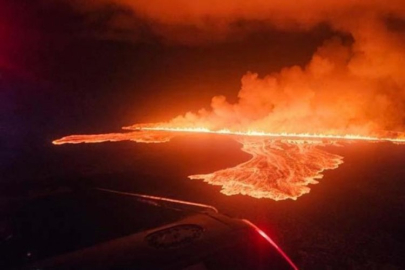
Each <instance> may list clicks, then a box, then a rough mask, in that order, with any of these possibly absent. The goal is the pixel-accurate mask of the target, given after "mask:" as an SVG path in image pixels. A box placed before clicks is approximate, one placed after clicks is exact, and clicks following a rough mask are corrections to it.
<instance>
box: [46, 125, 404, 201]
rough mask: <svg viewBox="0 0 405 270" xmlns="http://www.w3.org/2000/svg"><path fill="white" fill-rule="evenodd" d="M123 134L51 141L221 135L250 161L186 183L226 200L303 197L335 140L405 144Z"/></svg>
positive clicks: (144, 128) (151, 130)
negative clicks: (202, 185) (217, 191)
mask: <svg viewBox="0 0 405 270" xmlns="http://www.w3.org/2000/svg"><path fill="white" fill-rule="evenodd" d="M125 129H129V130H135V131H132V132H127V133H109V134H97V135H72V136H67V137H63V138H61V139H59V140H55V141H53V143H54V144H57V145H59V144H65V143H72V144H77V143H100V142H107V141H111V142H116V141H124V140H129V141H135V142H142V143H162V142H168V141H170V140H171V139H172V138H173V137H175V136H178V135H182V134H185V133H213V134H224V135H228V136H230V137H232V138H234V139H235V140H236V141H238V142H239V143H241V144H242V146H243V147H242V150H243V151H244V152H246V153H248V154H250V155H252V158H251V159H250V160H248V161H247V162H244V163H242V164H239V165H237V166H235V167H232V168H227V169H223V170H219V171H216V172H213V173H209V174H197V175H191V176H189V178H190V179H203V180H204V181H205V182H207V183H209V184H212V185H219V186H221V187H222V189H221V192H222V193H223V194H226V195H236V194H243V195H248V196H252V197H255V198H269V199H273V200H285V199H294V200H295V199H297V198H298V197H299V196H301V195H303V194H305V193H308V192H309V191H310V188H309V187H308V185H309V184H316V183H318V181H317V180H318V179H320V178H322V177H323V175H322V172H323V171H324V170H330V169H336V168H337V167H338V166H339V165H340V164H341V163H343V158H342V157H341V156H338V155H334V154H331V153H328V152H326V151H324V150H321V149H319V147H322V146H326V145H330V144H334V143H335V142H337V141H354V140H356V141H359V140H361V141H368V142H370V141H373V142H380V141H388V142H394V143H405V139H402V138H389V137H381V138H379V137H368V136H359V135H315V134H292V133H286V134H284V133H281V134H276V133H264V132H254V131H252V132H246V133H244V132H234V131H229V130H219V131H212V130H209V129H205V128H170V127H159V126H148V125H134V126H130V127H126V128H125Z"/></svg>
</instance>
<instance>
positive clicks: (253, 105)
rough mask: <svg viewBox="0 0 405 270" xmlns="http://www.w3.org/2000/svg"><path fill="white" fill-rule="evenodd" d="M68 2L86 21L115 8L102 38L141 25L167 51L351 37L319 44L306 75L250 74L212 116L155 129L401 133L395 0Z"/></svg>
mask: <svg viewBox="0 0 405 270" xmlns="http://www.w3.org/2000/svg"><path fill="white" fill-rule="evenodd" d="M74 3H76V7H77V8H78V9H79V10H81V11H82V12H87V13H91V12H92V11H94V10H100V9H103V8H106V7H107V6H109V7H114V8H115V9H119V10H121V12H118V13H117V14H116V16H112V17H111V18H110V19H109V21H108V24H109V25H110V29H125V30H127V32H128V31H129V32H131V29H132V32H133V33H138V34H139V31H140V30H139V27H140V25H141V26H142V27H147V28H148V29H149V30H150V31H152V32H153V33H154V34H155V35H157V36H159V37H161V38H162V39H164V40H167V41H171V42H183V41H186V42H190V41H194V42H199V41H201V40H211V41H221V40H222V39H227V38H234V37H238V36H243V35H245V34H246V33H248V32H249V31H252V28H254V27H257V25H271V26H272V27H276V28H279V29H283V30H284V31H289V30H291V31H300V30H304V29H305V30H308V29H311V28H312V27H315V26H316V25H319V24H321V23H324V24H325V23H326V24H328V25H329V26H330V27H331V28H332V29H334V30H336V31H338V32H341V33H346V34H348V35H349V36H350V37H351V38H350V39H342V38H341V37H335V38H333V39H330V40H326V41H325V42H324V44H323V45H322V46H320V47H319V48H318V49H317V50H316V52H315V53H314V55H313V57H312V59H311V61H310V62H309V63H308V64H307V65H306V66H304V67H302V66H292V67H286V68H284V69H282V70H281V71H280V72H278V73H274V74H269V75H265V76H259V75H258V74H256V73H254V71H252V72H248V73H247V74H246V75H244V76H243V78H242V80H241V83H242V85H241V90H240V92H239V94H238V101H237V102H236V103H230V102H228V101H227V99H226V97H224V96H216V97H214V98H213V99H212V102H211V106H210V108H208V109H201V110H200V111H198V112H189V113H186V114H185V115H181V116H178V117H176V118H174V119H173V120H171V121H169V122H167V123H163V125H165V126H176V127H179V126H180V127H205V128H210V129H214V130H215V129H222V128H227V129H231V130H239V131H246V130H259V131H265V132H298V133H305V132H309V133H326V134H343V133H351V134H353V133H355V134H364V135H369V134H380V133H381V132H382V131H386V130H390V131H392V130H395V131H401V130H403V125H404V117H405V108H404V101H405V68H404V67H405V23H404V21H405V5H404V4H403V1H402V0H389V1H384V2H381V1H375V0H371V1H351V0H350V1H349V0H343V1H342V0H339V1H337V0H333V1H324V2H322V1H315V0H301V1H293V2H289V1H281V0H276V1H262V0H252V1H241V0H232V1H231V0H224V1H207V0H204V1H186V0H173V1H163V0H154V1H150V0H149V1H142V0H140V1H133V0H103V1H97V3H95V1H90V0H88V1H84V2H83V1H80V2H79V1H75V2H74ZM124 11H125V12H124ZM140 22H142V23H140ZM252 49H254V48H252ZM296 49H297V50H299V49H300V48H299V44H297V48H296ZM219 79H220V78H219ZM159 125H162V123H160V124H159Z"/></svg>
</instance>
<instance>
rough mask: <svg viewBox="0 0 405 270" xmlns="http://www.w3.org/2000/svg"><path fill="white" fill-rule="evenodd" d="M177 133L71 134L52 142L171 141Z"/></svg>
mask: <svg viewBox="0 0 405 270" xmlns="http://www.w3.org/2000/svg"><path fill="white" fill-rule="evenodd" d="M175 135H176V134H173V133H170V132H159V131H149V132H139V131H135V132H127V133H106V134H95V135H71V136H66V137H63V138H61V139H59V140H55V141H53V142H52V143H53V144H56V145H60V144H65V143H70V144H78V143H102V142H119V141H134V142H138V143H164V142H168V141H170V140H171V139H172V138H173V137H174V136H175Z"/></svg>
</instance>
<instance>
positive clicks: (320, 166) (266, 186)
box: [189, 137, 343, 201]
mask: <svg viewBox="0 0 405 270" xmlns="http://www.w3.org/2000/svg"><path fill="white" fill-rule="evenodd" d="M237 141H238V142H240V143H241V144H242V145H243V147H242V150H243V151H244V152H246V153H249V154H251V155H252V158H251V159H250V160H249V161H247V162H245V163H242V164H239V165H237V166H235V167H233V168H227V169H224V170H220V171H216V172H213V173H210V174H198V175H191V176H189V178H190V179H203V180H204V181H205V182H207V183H209V184H212V185H220V186H222V190H221V192H222V193H223V194H225V195H237V194H242V195H249V196H252V197H255V198H268V199H273V200H276V201H278V200H285V199H293V200H295V199H297V198H298V197H299V196H301V195H303V194H305V193H308V192H309V191H310V188H309V187H308V184H316V183H318V181H317V180H316V179H320V178H322V174H321V173H322V172H323V171H324V170H329V169H336V168H337V167H338V166H339V164H341V163H343V161H342V159H343V158H342V157H340V156H338V155H334V154H330V153H328V152H326V151H323V150H320V149H318V148H317V146H322V145H324V144H322V143H316V144H294V143H290V142H286V141H278V140H272V139H268V138H253V137H237Z"/></svg>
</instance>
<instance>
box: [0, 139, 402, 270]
mask: <svg viewBox="0 0 405 270" xmlns="http://www.w3.org/2000/svg"><path fill="white" fill-rule="evenodd" d="M37 150H38V151H33V152H31V153H28V154H25V157H26V160H25V161H23V164H24V170H20V171H19V172H20V173H21V175H18V173H17V174H16V173H13V176H14V177H15V179H14V180H13V181H12V183H11V184H10V182H9V184H7V185H6V184H3V188H2V198H3V200H2V202H3V203H2V204H3V207H2V208H3V209H2V210H3V211H5V212H8V211H10V209H13V208H16V207H17V206H19V205H21V204H24V201H23V200H12V201H10V199H11V198H12V197H14V198H15V197H19V198H21V197H24V196H25V197H27V196H28V197H35V196H41V194H42V193H44V194H46V193H48V192H52V190H56V189H58V188H60V187H66V186H73V187H74V186H76V187H77V186H81V187H91V186H97V187H104V188H111V189H116V190H123V191H129V192H138V193H146V194H153V195H160V196H167V197H172V198H178V199H183V200H191V201H196V202H201V203H207V204H211V205H214V206H216V207H217V208H218V209H219V210H220V211H221V212H223V213H226V214H229V215H232V216H235V217H240V218H247V219H250V220H251V221H253V222H254V223H256V224H258V225H259V226H260V227H261V228H263V229H264V230H265V231H266V232H267V233H268V234H269V235H270V236H272V237H273V238H274V239H275V240H276V242H278V243H279V244H280V246H282V247H283V248H284V249H285V250H286V252H287V253H288V254H290V256H291V257H292V258H293V259H294V261H295V262H296V263H297V264H298V265H299V266H300V267H301V268H303V269H347V268H350V269H402V268H403V267H404V266H405V265H404V263H403V260H402V255H403V251H404V250H405V229H404V226H403V225H404V213H403V209H404V202H405V200H404V199H405V193H404V188H405V183H404V181H403V178H404V176H405V168H404V167H403V164H402V156H403V155H404V151H405V146H401V145H393V144H388V143H381V144H367V143H359V144H351V145H347V146H344V147H330V150H331V151H333V152H334V153H337V154H340V155H342V156H344V157H345V159H344V160H345V163H344V164H342V165H341V167H340V168H338V169H336V170H333V171H327V172H326V173H325V177H324V179H322V180H321V181H320V183H319V184H318V185H313V186H312V187H311V192H310V193H309V194H307V195H304V196H302V197H300V198H299V199H298V200H297V201H292V200H287V201H279V202H275V201H272V200H267V199H254V198H251V197H247V196H230V197H228V196H224V195H222V194H221V193H219V189H220V188H219V187H216V186H211V185H208V184H206V183H204V182H202V181H199V180H193V181H191V180H189V179H187V175H190V174H195V173H208V172H212V171H214V170H217V169H220V168H225V167H228V166H233V165H235V164H238V163H239V162H241V161H244V160H246V159H247V158H248V155H247V154H245V153H243V152H241V151H240V150H239V145H238V144H237V143H236V142H234V141H233V140H231V139H229V138H226V137H221V136H207V135H196V136H187V137H183V138H177V139H174V140H173V141H172V142H170V143H166V144H149V145H147V144H136V143H131V142H120V143H104V144H91V145H84V144H83V145H64V146H53V145H51V144H50V143H48V144H47V145H45V146H44V147H43V148H42V149H37ZM213 157H215V159H213ZM16 166H17V167H18V165H16ZM20 166H22V165H21V164H20ZM16 171H18V170H17V168H16V170H14V172H16ZM27 175H32V177H29V178H27ZM9 177H10V178H11V176H10V175H9ZM10 178H9V179H10ZM18 179H24V180H23V181H22V180H18ZM112 210H113V209H112Z"/></svg>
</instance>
